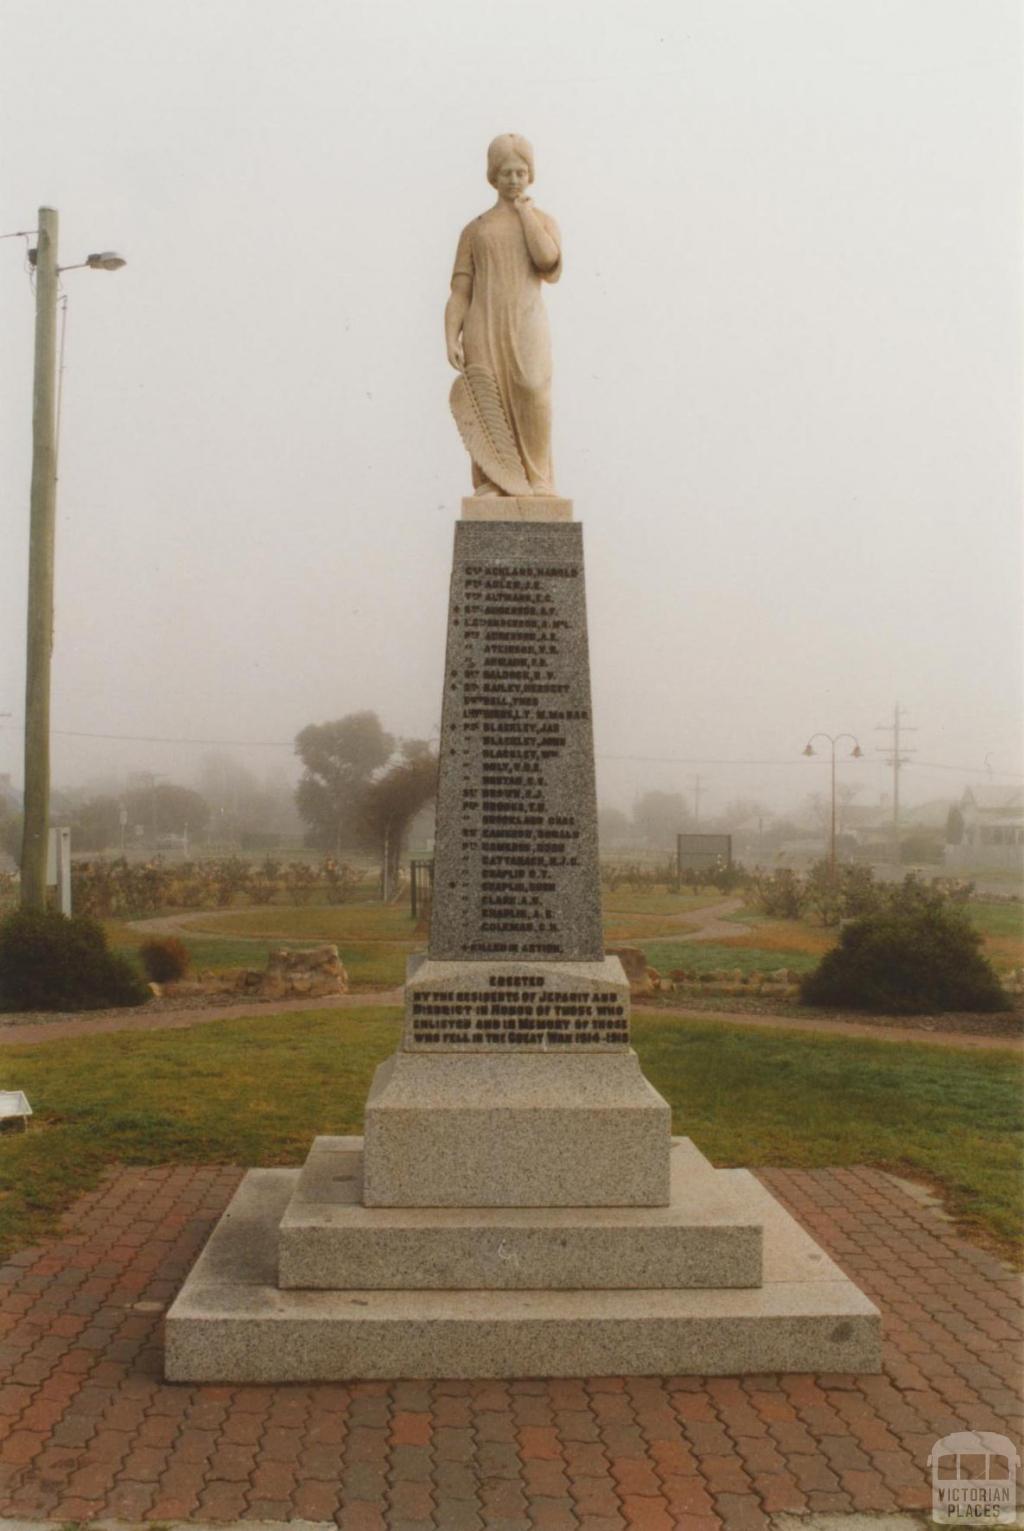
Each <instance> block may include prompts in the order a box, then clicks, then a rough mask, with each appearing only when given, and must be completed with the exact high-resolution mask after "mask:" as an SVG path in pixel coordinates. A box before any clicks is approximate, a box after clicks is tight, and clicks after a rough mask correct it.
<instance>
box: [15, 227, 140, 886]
mask: <svg viewBox="0 0 1024 1531" xmlns="http://www.w3.org/2000/svg"><path fill="white" fill-rule="evenodd" d="M58 228H59V219H58V216H57V210H56V208H53V207H41V208H40V209H39V228H38V229H37V231H36V239H37V243H36V247H35V249H34V250H32V251H30V253H29V260H30V261H31V263H32V265H33V266H34V267H35V274H36V333H35V363H34V371H33V391H32V488H31V499H30V513H29V555H28V627H27V644H26V665H25V820H24V830H23V834H22V844H21V906H22V908H23V909H43V908H45V905H46V850H47V843H46V842H47V838H48V831H49V827H50V822H49V821H50V661H51V657H52V652H53V567H54V529H55V524H56V512H57V388H56V382H57V292H58V286H59V281H60V273H61V271H62V270H64V271H74V270H77V269H78V267H75V266H64V267H61V266H59V265H58V264H57V235H58ZM124 264H125V261H124V259H123V257H122V256H120V255H117V254H115V252H114V251H113V250H104V251H100V252H99V253H98V254H96V255H90V256H89V257H88V258H87V259H86V260H85V261H82V262H80V265H83V266H89V267H91V268H92V269H93V270H95V271H117V270H118V269H119V268H120V267H121V266H123V265H124Z"/></svg>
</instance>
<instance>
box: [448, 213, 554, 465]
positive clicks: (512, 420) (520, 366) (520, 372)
mask: <svg viewBox="0 0 1024 1531" xmlns="http://www.w3.org/2000/svg"><path fill="white" fill-rule="evenodd" d="M534 212H535V213H536V216H537V218H538V219H539V220H540V222H541V223H542V225H543V226H544V229H545V231H546V232H547V233H548V234H549V235H550V237H551V238H552V239H553V240H554V241H555V244H556V245H557V246H558V251H559V255H558V262H557V264H556V265H555V266H553V267H552V269H551V270H550V271H538V269H537V267H536V266H535V265H534V263H533V260H532V258H531V256H530V252H529V249H528V248H527V245H526V235H525V234H524V233H523V226H522V223H521V221H520V217H519V214H518V213H517V212H516V211H515V210H514V209H513V208H509V207H506V206H505V204H504V203H502V204H500V205H499V206H498V207H493V208H491V209H490V210H489V211H488V212H486V213H482V214H481V216H480V217H479V218H474V219H473V221H472V223H469V224H467V225H466V227H465V228H464V229H463V231H462V233H461V235H460V236H459V245H458V249H457V251H456V253H455V266H454V269H453V271H452V280H453V281H454V280H455V278H456V277H457V276H466V277H468V278H469V280H470V283H471V295H470V302H469V308H468V310H467V313H466V317H465V320H464V322H463V328H462V344H463V349H464V353H465V359H466V364H467V365H470V364H476V365H479V366H482V367H486V368H487V369H488V371H489V372H490V373H491V374H492V375H493V377H494V379H495V381H496V383H497V385H498V390H499V392H500V393H501V398H502V402H503V403H504V405H505V413H506V415H507V416H508V421H509V425H510V426H511V427H512V432H513V434H514V436H515V438H516V443H517V445H518V447H519V455H520V457H521V458H522V460H523V467H524V468H525V470H526V476H527V478H528V479H529V481H530V484H531V486H532V488H533V490H534V492H535V493H545V492H546V493H549V494H550V493H552V492H553V489H554V477H553V472H552V466H551V336H550V332H549V330H548V316H547V314H546V313H545V311H544V302H543V299H542V297H541V283H542V282H557V281H558V278H559V277H560V276H561V274H562V255H561V249H562V241H561V236H560V235H559V232H558V225H557V223H556V222H555V220H554V219H553V218H550V217H549V216H548V215H547V213H542V212H540V210H539V209H537V208H535V209H534ZM488 482H489V481H488V480H487V478H486V475H485V474H484V473H483V472H482V471H481V469H480V468H479V467H478V465H477V464H476V463H475V462H474V464H473V483H474V486H475V487H477V488H480V487H482V486H484V485H487V484H488Z"/></svg>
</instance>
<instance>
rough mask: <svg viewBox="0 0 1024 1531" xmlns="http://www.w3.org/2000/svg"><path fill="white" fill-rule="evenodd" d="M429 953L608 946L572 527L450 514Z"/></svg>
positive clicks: (468, 955) (579, 568) (558, 954)
mask: <svg viewBox="0 0 1024 1531" xmlns="http://www.w3.org/2000/svg"><path fill="white" fill-rule="evenodd" d="M430 956H431V957H434V958H462V959H469V960H473V959H475V958H480V959H485V958H493V957H506V958H529V959H531V960H534V961H536V960H538V959H539V960H551V961H557V960H564V959H565V958H569V959H577V960H581V961H582V960H587V961H591V960H597V959H600V958H601V957H602V956H603V945H602V939H601V907H600V880H599V872H598V860H597V805H596V800H595V795H594V746H593V732H592V727H591V713H590V671H589V660H588V653H587V620H586V605H585V596H584V579H583V544H582V534H581V528H580V526H579V524H578V523H577V522H560V523H559V522H529V521H526V522H507V521H497V522H473V521H462V522H459V523H458V524H457V526H456V528H455V559H454V566H453V570H452V585H451V601H450V605H449V612H448V651H447V658H446V664H445V692H444V708H443V714H442V721H441V757H440V779H439V785H438V809H437V831H436V844H435V852H434V905H433V912H432V918H431V931H430Z"/></svg>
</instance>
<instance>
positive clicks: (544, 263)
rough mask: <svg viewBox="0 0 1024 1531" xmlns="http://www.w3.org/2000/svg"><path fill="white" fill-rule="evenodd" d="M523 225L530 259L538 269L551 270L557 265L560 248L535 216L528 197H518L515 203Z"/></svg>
mask: <svg viewBox="0 0 1024 1531" xmlns="http://www.w3.org/2000/svg"><path fill="white" fill-rule="evenodd" d="M515 208H516V212H517V213H518V214H519V218H520V222H521V223H522V225H523V233H524V235H525V236H526V248H527V249H528V250H529V252H530V259H531V260H532V261H533V264H534V265H535V266H536V268H537V270H538V271H541V272H546V271H553V270H554V269H555V267H556V266H557V265H558V261H559V258H560V256H561V253H562V252H561V250H559V248H558V242H557V240H554V239H552V237H551V235H550V234H549V233H548V231H547V229H546V228H545V227H544V225H543V223H541V221H540V219H539V218H538V217H537V214H536V211H535V209H534V206H533V202H532V201H531V199H530V198H529V197H520V198H519V199H518V200H517V202H516V204H515Z"/></svg>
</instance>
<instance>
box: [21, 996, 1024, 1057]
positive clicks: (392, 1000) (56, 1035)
mask: <svg viewBox="0 0 1024 1531" xmlns="http://www.w3.org/2000/svg"><path fill="white" fill-rule="evenodd" d="M403 996H404V991H403V990H402V989H400V988H398V989H376V990H369V991H366V992H363V993H358V992H357V993H355V994H335V995H328V996H326V997H325V998H323V999H290V1000H262V1001H260V1000H255V1001H254V1000H249V1001H242V1002H241V1003H239V1004H228V1005H207V1006H205V1007H200V1006H197V1007H196V1008H195V1009H189V1010H152V1011H146V1010H134V1009H131V1010H117V1011H109V1010H108V1011H104V1012H102V1013H101V1014H98V1015H76V1016H60V1017H59V1018H55V1019H53V1020H50V1021H26V1022H11V1021H7V1022H0V1047H14V1046H23V1045H26V1044H32V1043H35V1042H57V1041H62V1040H63V1039H64V1038H66V1037H85V1036H96V1035H99V1034H101V1033H108V1032H115V1031H136V1032H138V1031H181V1030H184V1029H186V1028H187V1027H189V1026H203V1025H208V1024H209V1023H210V1022H212V1021H233V1020H240V1019H242V1018H245V1017H254V1018H255V1017H258V1016H261V1015H262V1016H268V1017H269V1016H277V1015H289V1014H300V1013H301V1012H302V1011H303V1010H353V1009H378V1008H381V1009H383V1008H392V1009H398V1008H401V1005H402V1003H403ZM633 1010H634V1011H636V1012H638V1013H640V1014H643V1015H661V1016H668V1015H679V1016H682V1017H684V1019H686V1020H694V1021H710V1022H711V1023H712V1024H716V1023H717V1024H722V1025H726V1026H757V1027H762V1028H764V1027H767V1028H768V1029H769V1030H775V1031H812V1032H817V1033H819V1034H820V1035H828V1036H832V1035H839V1036H847V1037H871V1038H873V1039H874V1040H875V1041H882V1042H924V1043H925V1044H929V1045H933V1046H937V1047H953V1048H960V1049H961V1050H965V1051H983V1052H984V1051H991V1050H992V1049H993V1048H1008V1049H1009V1050H1010V1051H1011V1052H1016V1053H1021V1052H1024V1038H1021V1037H1003V1036H988V1035H985V1034H984V1033H981V1034H978V1033H975V1032H967V1031H924V1030H922V1029H919V1028H917V1027H912V1026H873V1025H872V1024H871V1023H870V1022H869V1021H849V1020H841V1021H840V1020H836V1021H822V1020H819V1019H817V1018H814V1019H812V1018H808V1019H806V1020H804V1019H802V1018H801V1017H798V1016H788V1015H754V1014H751V1013H749V1012H736V1011H728V1010H687V1009H686V1007H685V1006H684V1005H679V1006H673V1007H672V1009H671V1010H668V1009H667V1008H666V1007H665V1006H664V1005H645V1004H644V1003H643V1001H642V1000H641V1001H639V1002H635V1003H634V1005H633Z"/></svg>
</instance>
